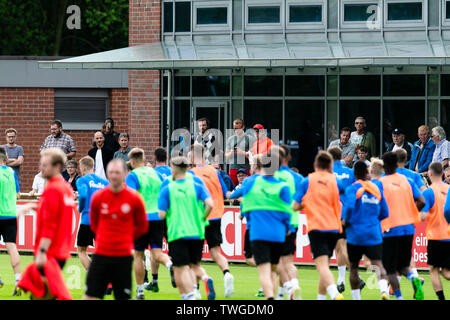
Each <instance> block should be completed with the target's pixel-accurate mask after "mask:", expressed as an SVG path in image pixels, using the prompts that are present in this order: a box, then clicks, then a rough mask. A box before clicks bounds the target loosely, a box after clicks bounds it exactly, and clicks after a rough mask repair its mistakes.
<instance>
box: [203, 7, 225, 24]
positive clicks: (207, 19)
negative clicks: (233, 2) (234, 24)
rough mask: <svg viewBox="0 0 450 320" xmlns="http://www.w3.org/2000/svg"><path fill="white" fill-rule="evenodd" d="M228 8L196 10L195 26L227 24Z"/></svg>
mask: <svg viewBox="0 0 450 320" xmlns="http://www.w3.org/2000/svg"><path fill="white" fill-rule="evenodd" d="M227 17H228V8H227V7H222V8H197V24H200V25H208V24H227Z"/></svg>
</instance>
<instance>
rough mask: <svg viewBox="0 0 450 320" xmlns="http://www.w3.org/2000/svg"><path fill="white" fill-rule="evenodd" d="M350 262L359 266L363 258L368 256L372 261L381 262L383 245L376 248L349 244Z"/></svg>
mask: <svg viewBox="0 0 450 320" xmlns="http://www.w3.org/2000/svg"><path fill="white" fill-rule="evenodd" d="M347 252H348V260H349V261H350V263H351V264H359V261H361V259H362V256H363V255H366V256H367V258H369V259H370V260H381V259H382V258H383V244H382V243H381V244H379V245H375V246H355V245H353V244H350V243H348V242H347Z"/></svg>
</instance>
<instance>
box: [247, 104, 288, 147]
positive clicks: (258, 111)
mask: <svg viewBox="0 0 450 320" xmlns="http://www.w3.org/2000/svg"><path fill="white" fill-rule="evenodd" d="M282 108H283V102H282V101H281V100H246V101H245V102H244V122H245V123H246V124H247V126H248V127H249V128H252V127H253V125H255V124H256V123H260V124H262V125H263V126H264V128H265V129H267V135H268V136H269V138H271V139H272V140H274V141H273V142H275V143H277V144H278V143H279V140H278V139H281V138H282V137H281V133H282V122H283V121H282V112H281V110H282ZM274 111H276V112H274ZM276 129H278V130H279V131H278V137H277V134H276V132H275V131H271V130H276Z"/></svg>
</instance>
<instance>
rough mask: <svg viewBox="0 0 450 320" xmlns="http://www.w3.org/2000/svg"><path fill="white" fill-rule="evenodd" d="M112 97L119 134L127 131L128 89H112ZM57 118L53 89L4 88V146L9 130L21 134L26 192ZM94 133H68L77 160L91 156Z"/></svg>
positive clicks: (0, 109)
mask: <svg viewBox="0 0 450 320" xmlns="http://www.w3.org/2000/svg"><path fill="white" fill-rule="evenodd" d="M110 97H111V109H110V115H111V117H112V118H113V119H114V122H115V123H116V131H118V132H123V131H127V127H128V112H127V106H128V90H127V89H112V90H111V93H110ZM53 119H54V90H53V88H39V89H38V88H0V137H1V138H0V139H2V140H0V141H1V144H5V143H6V138H5V135H4V131H5V129H7V128H10V127H13V128H15V129H16V130H17V131H18V133H17V144H18V145H21V146H22V147H23V149H24V153H25V161H24V164H23V165H22V166H21V177H22V186H21V191H22V192H28V191H30V190H31V185H32V183H33V178H34V176H35V175H36V173H38V172H39V148H40V146H41V144H42V142H43V141H44V139H45V138H46V137H47V136H48V135H49V134H50V123H51V121H52V120H53ZM99 129H100V128H99ZM94 131H95V130H83V131H81V130H65V132H66V133H67V134H69V135H70V136H72V138H73V139H74V141H75V145H76V147H77V155H76V157H75V160H78V159H80V158H81V157H83V156H85V155H87V152H88V150H89V149H90V148H91V147H92V144H91V142H92V137H93V135H94Z"/></svg>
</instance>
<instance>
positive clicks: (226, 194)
mask: <svg viewBox="0 0 450 320" xmlns="http://www.w3.org/2000/svg"><path fill="white" fill-rule="evenodd" d="M216 173H217V177H218V178H219V182H220V187H221V188H222V193H223V198H224V199H228V198H229V196H230V194H231V191H229V190H228V188H227V185H226V184H225V181H223V179H222V176H221V175H220V172H219V171H218V170H217V169H216Z"/></svg>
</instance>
